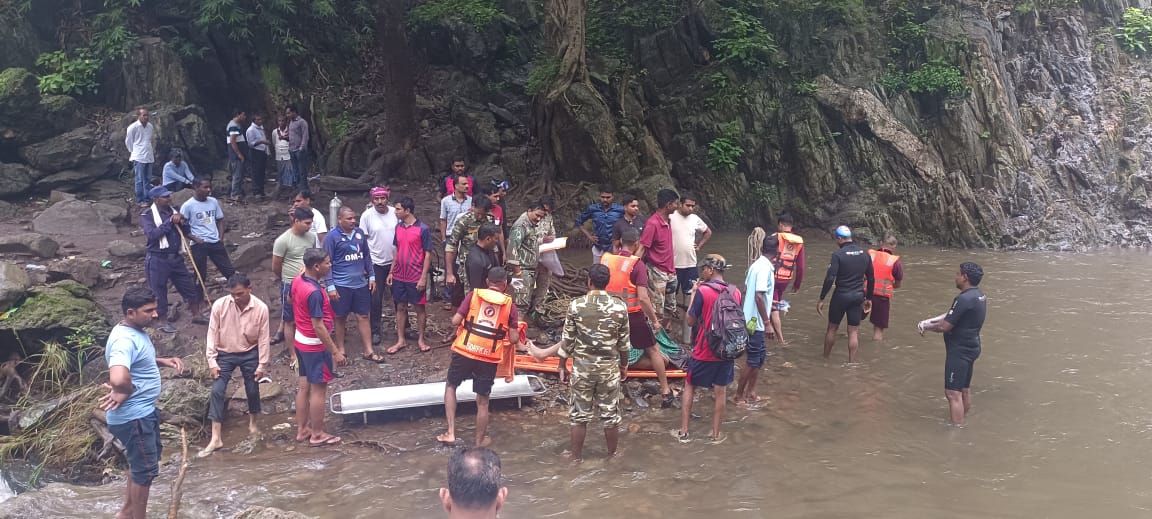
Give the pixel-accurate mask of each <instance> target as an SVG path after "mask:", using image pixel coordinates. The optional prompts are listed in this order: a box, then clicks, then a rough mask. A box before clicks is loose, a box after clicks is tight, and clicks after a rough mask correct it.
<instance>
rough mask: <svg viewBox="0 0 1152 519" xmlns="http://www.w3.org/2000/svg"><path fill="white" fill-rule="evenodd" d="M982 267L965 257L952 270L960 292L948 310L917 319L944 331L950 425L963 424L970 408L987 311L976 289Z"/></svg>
mask: <svg viewBox="0 0 1152 519" xmlns="http://www.w3.org/2000/svg"><path fill="white" fill-rule="evenodd" d="M982 279H984V269H983V268H981V267H980V265H977V264H975V263H972V262H970V261H965V262H964V263H961V264H960V270H959V271H958V272H956V288H957V289H959V290H960V294H959V295H957V296H956V299H953V300H952V308H951V309H950V310H948V313H946V314H944V315H940V316H937V317H933V318H932V319H928V320H926V321H921V322H920V324H919V326H918V328H919V330H920V335H921V336H923V335H924V332H939V333H942V334H944V349H945V350H946V351H947V355H946V357H945V360H944V396H945V397H947V398H948V409H949V412H950V415H951V420H952V425H955V426H958V427H963V426H964V415H966V414H967V413H968V411H969V410H970V409H972V391H971V389H970V387H971V385H972V367H973V365H974V364H976V359H977V358H979V357H980V330H981V329H982V328H983V327H984V317H985V315H986V314H987V312H988V297H987V296H985V295H984V291H983V290H980V288H979V285H980V280H982Z"/></svg>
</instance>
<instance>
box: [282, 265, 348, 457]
mask: <svg viewBox="0 0 1152 519" xmlns="http://www.w3.org/2000/svg"><path fill="white" fill-rule="evenodd" d="M331 270H332V259H331V258H329V257H328V253H327V252H324V249H308V250H307V251H305V252H304V272H302V273H301V274H300V275H299V276H296V279H294V280H292V307H293V308H292V313H293V318H294V319H295V322H296V337H295V341H294V342H295V345H296V358H297V360H298V361H299V364H300V385H299V389H297V391H296V423H297V425H298V427H299V430H298V431H297V432H296V441H298V442H302V441H308V444H309V445H311V446H313V447H317V446H321V445H334V444H337V443H340V437H339V436H333V435H331V434H328V433H326V432H324V406H325V404H326V403H327V401H328V382H329V381H331V380H332V362H333V361H335V362H337V363H339V364H343V363H344V354H343V353H340V352H339V351H337V350H336V342H335V341H333V340H332V322H333V320H334V319H335V317H336V315H335V313H334V312H333V311H332V303H331V302H330V301H329V300H328V293H327V292H326V291H325V290H324V287H322V286H321V285H320V280H322V279H324V278H325V277H326V276H327V275H328V272H329V271H331Z"/></svg>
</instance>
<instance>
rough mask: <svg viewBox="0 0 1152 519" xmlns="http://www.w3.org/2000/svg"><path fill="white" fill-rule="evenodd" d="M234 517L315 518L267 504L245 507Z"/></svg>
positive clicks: (271, 518) (237, 518)
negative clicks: (267, 505)
mask: <svg viewBox="0 0 1152 519" xmlns="http://www.w3.org/2000/svg"><path fill="white" fill-rule="evenodd" d="M232 519H313V518H312V516H308V515H304V514H302V513H299V512H288V511H285V510H281V509H279V508H271V507H266V506H252V507H248V508H246V509H244V511H243V512H240V513H238V514H236V515H234V516H232Z"/></svg>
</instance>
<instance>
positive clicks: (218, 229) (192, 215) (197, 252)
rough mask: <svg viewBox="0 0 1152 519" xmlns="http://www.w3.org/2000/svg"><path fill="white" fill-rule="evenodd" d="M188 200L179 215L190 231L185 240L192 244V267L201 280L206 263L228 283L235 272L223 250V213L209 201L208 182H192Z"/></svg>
mask: <svg viewBox="0 0 1152 519" xmlns="http://www.w3.org/2000/svg"><path fill="white" fill-rule="evenodd" d="M192 189H193V194H192V199H191V200H189V201H187V202H184V205H183V206H181V207H180V214H181V215H182V216H184V219H185V220H188V225H189V226H191V227H192V234H191V235H189V236H188V239H189V240H190V241H191V242H192V244H191V245H190V247H189V248H190V249H191V250H192V263H193V264H194V265H195V266H196V271H197V272H199V273H200V275H201V276H206V275H208V259H209V258H211V259H212V264H214V265H216V270H219V271H220V275H221V276H224V279H230V278H231V277H232V274H235V273H236V269H235V268H232V259H231V258H229V257H228V249H226V248H224V242H223V241H222V238H223V237H224V223H223V222H224V210H223V209H221V208H220V202H219V201H217V200H216V199H215V198H212V197H211V196H208V195H211V194H212V181H211V180H208V179H206V178H197V179H195V180H193V181H192Z"/></svg>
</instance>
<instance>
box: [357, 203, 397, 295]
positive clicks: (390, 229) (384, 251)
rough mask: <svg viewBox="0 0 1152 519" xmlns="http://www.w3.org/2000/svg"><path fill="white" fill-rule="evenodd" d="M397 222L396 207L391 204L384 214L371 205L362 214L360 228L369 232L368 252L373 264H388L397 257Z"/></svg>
mask: <svg viewBox="0 0 1152 519" xmlns="http://www.w3.org/2000/svg"><path fill="white" fill-rule="evenodd" d="M397 223H398V220H397V218H396V209H394V208H393V207H391V206H389V207H388V212H387V213H384V214H380V212H379V211H377V210H376V208H375V207H369V208H368V209H365V210H364V214H362V215H360V228H361V229H363V230H364V232H365V233H367V234H368V252H369V253H370V254H371V256H372V264H373V265H387V264H389V263H392V260H393V259H394V258H395V257H396V224H397ZM377 281H380V280H377Z"/></svg>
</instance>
